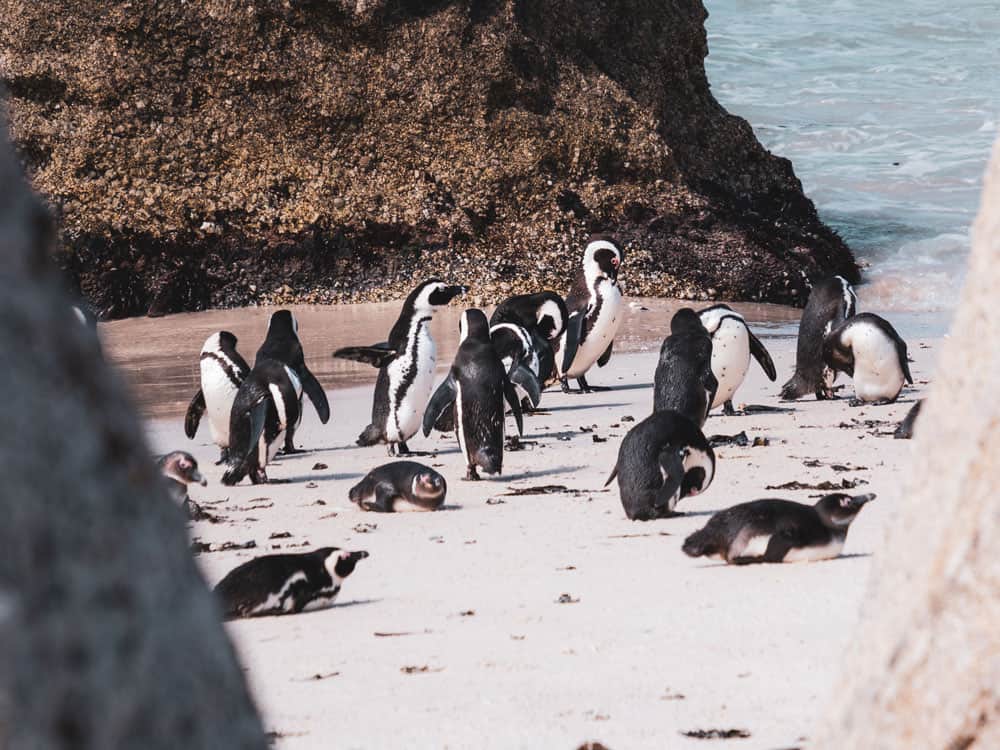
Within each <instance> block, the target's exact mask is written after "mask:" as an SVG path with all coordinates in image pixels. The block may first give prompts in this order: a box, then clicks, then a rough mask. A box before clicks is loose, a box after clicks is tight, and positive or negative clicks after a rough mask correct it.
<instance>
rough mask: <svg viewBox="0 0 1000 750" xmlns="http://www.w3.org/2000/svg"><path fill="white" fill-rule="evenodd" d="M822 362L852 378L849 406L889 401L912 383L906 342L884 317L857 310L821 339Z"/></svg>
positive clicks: (894, 398)
mask: <svg viewBox="0 0 1000 750" xmlns="http://www.w3.org/2000/svg"><path fill="white" fill-rule="evenodd" d="M823 361H824V362H825V363H826V365H827V367H829V368H830V369H831V370H833V371H834V372H846V373H847V374H848V375H850V376H851V378H852V380H853V381H854V398H853V399H851V401H850V404H851V406H862V405H864V404H891V403H892V402H893V401H895V400H896V398H897V397H898V396H899V392H900V391H901V390H903V384H904V382H905V383H909V384H910V385H912V384H913V376H912V375H910V365H909V363H908V362H907V354H906V342H905V341H903V339H902V338H900V336H899V334H898V333H896V329H895V328H893V327H892V324H891V323H889V321H888V320H886V319H885V318H881V317H879V316H878V315H874V314H872V313H861V314H860V315H855V316H854V317H852V318H848V319H847V320H845V321H844V322H843V323H841V324H840V325H839V326H837V327H836V328H834V329H833V330H832V331H831V332H830V333H829V334H828V335H827V337H826V339H825V340H824V342H823Z"/></svg>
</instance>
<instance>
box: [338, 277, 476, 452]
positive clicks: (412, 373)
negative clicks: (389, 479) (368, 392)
mask: <svg viewBox="0 0 1000 750" xmlns="http://www.w3.org/2000/svg"><path fill="white" fill-rule="evenodd" d="M467 291H469V288H468V287H465V286H448V285H446V284H445V283H444V282H442V281H440V280H438V279H431V280H429V281H425V282H424V283H422V284H421V285H420V286H418V287H417V288H416V289H414V290H413V291H412V292H410V295H409V296H408V297H407V298H406V301H405V302H404V303H403V309H402V311H400V313H399V318H398V319H397V320H396V324H395V325H394V326H393V327H392V330H391V331H390V332H389V340H388V341H387V342H384V343H381V344H375V345H373V346H349V347H345V348H343V349H338V350H337V351H335V352H334V353H333V356H334V357H339V358H341V359H350V360H353V361H355V362H365V363H367V364H370V365H374V366H375V367H377V368H379V373H378V380H376V381H375V398H374V400H373V402H372V421H371V424H370V425H368V427H366V428H365V430H364V432H362V433H361V435H360V436H359V437H358V441H357V442H358V445H375V444H376V443H387V444H388V446H389V455H390V456H392V455H395V454H397V453H398V454H400V455H403V454H406V453H409V452H410V449H409V448H408V447H407V445H406V441H407V440H409V439H410V438H411V437H413V436H414V435H416V434H417V431H418V430H420V424H421V420H422V418H423V416H424V411H425V410H426V408H427V400H428V399H429V398H430V396H431V391H432V390H433V388H434V366H435V364H436V362H437V347H436V346H435V345H434V338H433V336H431V328H430V322H431V319H432V318H433V317H434V313H435V312H437V311H438V310H440V309H441V308H442V307H444V306H445V305H447V304H448V303H449V302H451V301H452V300H453V299H454V298H455V297H457V296H458V295H460V294H464V293H465V292H467Z"/></svg>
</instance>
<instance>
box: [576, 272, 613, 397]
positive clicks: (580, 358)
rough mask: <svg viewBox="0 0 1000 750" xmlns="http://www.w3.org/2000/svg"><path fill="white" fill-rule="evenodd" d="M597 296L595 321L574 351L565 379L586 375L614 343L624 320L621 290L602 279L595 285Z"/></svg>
mask: <svg viewBox="0 0 1000 750" xmlns="http://www.w3.org/2000/svg"><path fill="white" fill-rule="evenodd" d="M597 294H598V295H600V297H601V307H600V309H599V310H598V311H597V319H596V320H595V321H594V323H593V325H592V326H591V328H590V332H589V333H588V334H587V338H586V339H585V340H584V341H583V343H582V344H580V347H579V348H578V349H577V350H576V356H575V357H574V358H573V364H572V365H570V368H569V371H568V372H566V376H567V377H570V378H579V377H581V376H583V375H586V374H587V370H589V369H590V368H591V367H593V366H594V363H595V362H596V361H597V360H598V359H599V358H600V356H601V355H602V354H604V352H606V351H607V349H608V347H609V346H610V345H611V342H612V341H614V339H615V335H616V334H617V333H618V329H619V328H620V327H621V324H622V321H623V320H624V319H625V305H624V304H623V301H622V293H621V290H620V289H619V288H618V286H617V285H615V284H612V283H611V282H610V281H608V280H607V279H602V280H601V282H600V283H599V284H598V285H597Z"/></svg>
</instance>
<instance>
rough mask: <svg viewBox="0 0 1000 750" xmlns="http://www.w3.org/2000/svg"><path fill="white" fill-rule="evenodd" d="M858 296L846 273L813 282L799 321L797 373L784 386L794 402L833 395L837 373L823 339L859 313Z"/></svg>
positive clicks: (783, 391) (782, 388) (788, 397)
mask: <svg viewBox="0 0 1000 750" xmlns="http://www.w3.org/2000/svg"><path fill="white" fill-rule="evenodd" d="M857 308H858V298H857V295H856V294H854V289H853V288H852V287H851V285H850V284H849V283H848V281H847V279H845V278H844V277H843V276H833V277H831V278H829V279H824V280H823V281H819V282H817V283H816V284H814V285H813V288H812V291H811V292H809V301H808V302H806V307H805V310H803V311H802V320H801V321H800V322H799V340H798V344H797V346H796V349H795V374H794V375H792V378H791V380H789V381H788V382H787V383H785V384H784V385H783V386H782V387H781V397H782V398H783V399H786V400H789V401H794V400H795V399H797V398H802V397H803V396H805V395H806V394H809V393H815V394H816V398H817V399H827V398H833V383H834V381H835V380H836V379H837V373H836V372H834V371H833V370H831V369H830V368H829V367H827V366H825V365H824V363H823V338H824V337H825V336H826V335H827V334H828V333H830V331H832V330H833V329H834V328H836V327H837V326H838V325H840V324H841V323H842V322H843V321H844V320H846V319H847V318H850V317H851V316H852V315H854V313H855V312H857Z"/></svg>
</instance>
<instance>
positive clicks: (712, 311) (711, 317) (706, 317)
mask: <svg viewBox="0 0 1000 750" xmlns="http://www.w3.org/2000/svg"><path fill="white" fill-rule="evenodd" d="M726 318H737V319H738V320H743V316H742V315H740V314H739V313H738V312H734V311H733V308H731V307H730V306H729V305H712V306H711V307H706V308H705V309H704V310H699V311H698V319H699V320H700V321H701V324H702V325H703V326H705V330H706V331H708V333H709V335H712V334H714V333H715V332H716V331H718V330H719V328H720V327H721V326H722V321H723V320H725V319H726Z"/></svg>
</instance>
